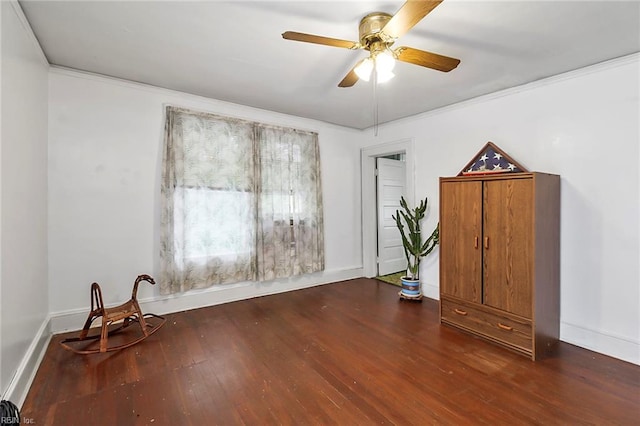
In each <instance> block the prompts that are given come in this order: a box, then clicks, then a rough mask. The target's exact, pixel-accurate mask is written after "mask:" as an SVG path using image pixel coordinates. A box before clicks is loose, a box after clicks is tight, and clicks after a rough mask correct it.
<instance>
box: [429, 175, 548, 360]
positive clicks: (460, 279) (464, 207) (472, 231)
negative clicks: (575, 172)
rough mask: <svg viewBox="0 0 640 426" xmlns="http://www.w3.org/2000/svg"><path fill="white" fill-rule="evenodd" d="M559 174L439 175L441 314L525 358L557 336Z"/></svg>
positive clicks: (538, 352)
mask: <svg viewBox="0 0 640 426" xmlns="http://www.w3.org/2000/svg"><path fill="white" fill-rule="evenodd" d="M559 317H560V177H559V176H557V175H552V174H546V173H537V172H534V173H528V172H522V173H490V174H480V173H479V174H477V175H467V176H458V177H451V178H440V319H441V323H443V324H447V325H450V326H453V327H457V328H459V329H461V330H464V331H466V332H469V333H472V334H474V335H477V336H480V337H482V338H484V339H486V340H489V341H492V342H494V343H497V344H499V345H502V346H505V347H507V348H509V349H511V350H514V351H516V352H518V353H520V354H523V355H526V356H528V357H530V358H531V359H533V360H535V359H536V358H539V357H541V356H542V355H543V354H545V353H546V352H549V351H551V350H552V349H553V348H554V346H555V345H556V343H557V341H558V337H559V327H560V325H559V322H560V321H559Z"/></svg>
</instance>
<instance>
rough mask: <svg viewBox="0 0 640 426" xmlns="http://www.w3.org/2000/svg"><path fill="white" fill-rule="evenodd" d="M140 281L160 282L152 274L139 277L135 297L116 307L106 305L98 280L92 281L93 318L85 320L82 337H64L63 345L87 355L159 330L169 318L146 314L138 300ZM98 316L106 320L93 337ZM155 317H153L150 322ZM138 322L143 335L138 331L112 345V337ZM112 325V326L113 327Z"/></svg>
mask: <svg viewBox="0 0 640 426" xmlns="http://www.w3.org/2000/svg"><path fill="white" fill-rule="evenodd" d="M140 281H147V282H149V283H151V284H155V283H156V282H155V281H154V280H153V278H151V277H150V276H149V275H138V278H136V280H135V282H134V284H133V291H132V292H131V299H130V300H129V301H127V302H125V303H123V304H122V305H118V306H114V307H112V308H105V307H104V303H103V302H102V291H101V290H100V286H99V285H98V283H93V284H91V312H89V317H88V318H87V321H86V322H85V323H84V327H83V328H82V331H81V332H80V336H78V337H73V338H68V339H64V340H63V341H61V342H60V344H61V345H62V347H63V348H65V349H68V350H70V351H73V352H75V353H77V354H83V355H85V354H96V353H104V352H110V351H117V350H120V349H124V348H128V347H129V346H133V345H135V344H136V343H140V342H142V341H143V340H144V339H146V338H147V337H149V336H151V335H152V334H153V333H155V332H156V331H158V329H159V328H160V327H162V326H163V325H164V323H165V322H166V319H165V318H163V317H161V316H159V315H155V314H143V313H142V310H141V309H140V305H139V304H138V299H137V294H138V284H140ZM98 318H100V319H101V320H102V325H101V327H100V334H98V335H93V336H89V329H90V328H91V324H92V323H93V321H95V320H96V319H98ZM152 318H153V320H151V321H150V319H152ZM134 322H135V323H138V325H139V326H140V330H141V334H136V335H134V337H130V338H128V339H126V341H125V342H124V343H120V344H114V345H112V346H109V337H110V336H113V335H114V334H115V333H118V332H120V331H123V330H124V329H126V328H127V327H129V326H130V325H131V324H132V323H134ZM114 326H115V327H114ZM109 328H111V330H110V329H109ZM98 339H99V345H96V344H95V342H96V341H97V340H98ZM79 342H87V343H88V344H84V345H83V344H81V343H79ZM92 343H93V344H92Z"/></svg>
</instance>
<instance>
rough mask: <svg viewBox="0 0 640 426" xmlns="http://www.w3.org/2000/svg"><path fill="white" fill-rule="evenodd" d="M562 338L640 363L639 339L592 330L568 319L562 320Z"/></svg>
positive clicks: (577, 344) (624, 359)
mask: <svg viewBox="0 0 640 426" xmlns="http://www.w3.org/2000/svg"><path fill="white" fill-rule="evenodd" d="M560 340H562V341H563V342H567V343H570V344H572V345H576V346H579V347H581V348H585V349H589V350H592V351H594V352H598V353H601V354H605V355H608V356H611V357H614V358H618V359H621V360H623V361H627V362H631V363H633V364H637V365H640V341H638V340H634V339H629V338H627V337H623V336H616V335H614V334H611V333H609V332H604V331H599V330H592V329H589V328H586V327H582V326H579V325H575V324H570V323H568V322H566V321H561V322H560Z"/></svg>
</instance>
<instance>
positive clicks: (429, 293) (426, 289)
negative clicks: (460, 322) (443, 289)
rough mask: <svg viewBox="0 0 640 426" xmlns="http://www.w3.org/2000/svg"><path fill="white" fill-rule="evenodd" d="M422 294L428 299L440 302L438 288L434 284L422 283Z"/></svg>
mask: <svg viewBox="0 0 640 426" xmlns="http://www.w3.org/2000/svg"><path fill="white" fill-rule="evenodd" d="M422 293H423V294H424V296H425V297H428V298H429V299H434V300H440V287H438V286H437V285H435V284H429V283H422Z"/></svg>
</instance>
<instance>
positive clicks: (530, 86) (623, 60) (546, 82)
mask: <svg viewBox="0 0 640 426" xmlns="http://www.w3.org/2000/svg"><path fill="white" fill-rule="evenodd" d="M638 61H640V52H637V53H632V54H630V55H626V56H621V57H619V58H615V59H610V60H608V61H604V62H600V63H598V64H595V65H589V66H586V67H583V68H578V69H575V70H572V71H567V72H564V73H562V74H556V75H553V76H551V77H546V78H543V79H540V80H535V81H532V82H530V83H525V84H522V85H520V86H514V87H509V88H507V89H503V90H498V91H496V92H491V93H487V94H485V95H480V96H477V97H475V98H470V99H466V100H463V101H459V102H456V103H453V104H451V105H446V106H443V107H440V108H436V109H432V110H430V111H425V112H421V113H418V114H414V115H410V116H407V117H401V118H398V119H396V120H391V121H388V122H386V123H383V124H380V127H384V125H386V124H393V125H396V124H402V123H406V122H413V121H416V120H422V119H424V118H427V117H431V116H434V115H439V114H444V113H447V112H450V111H455V110H457V109H461V108H466V107H468V106H473V105H476V104H482V103H485V102H488V101H491V100H493V99H498V98H503V97H505V96H511V95H514V94H517V93H521V92H528V91H530V90H535V89H538V88H541V87H545V86H550V85H553V84H556V83H560V82H562V81H566V80H572V79H575V78H580V77H583V76H586V75H589V74H594V73H597V72H601V71H606V70H609V69H612V68H618V67H622V66H625V65H628V64H632V63H635V62H638ZM372 127H373V126H369V127H367V128H366V129H364V130H368V129H371V128H372Z"/></svg>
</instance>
